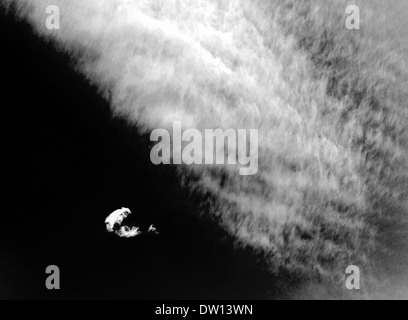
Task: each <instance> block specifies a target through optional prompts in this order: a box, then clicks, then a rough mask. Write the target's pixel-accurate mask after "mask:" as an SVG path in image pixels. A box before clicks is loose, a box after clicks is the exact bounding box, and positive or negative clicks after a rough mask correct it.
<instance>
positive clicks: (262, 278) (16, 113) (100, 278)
mask: <svg viewBox="0 0 408 320" xmlns="http://www.w3.org/2000/svg"><path fill="white" fill-rule="evenodd" d="M0 19H1V20H0V43H1V50H0V63H1V68H0V70H1V72H0V77H1V86H0V88H1V107H2V108H1V110H2V116H1V122H2V123H1V130H2V138H1V140H2V143H1V147H2V158H3V161H4V163H3V165H2V171H3V172H2V184H3V191H2V194H3V195H2V198H3V201H2V209H1V225H2V228H1V232H0V252H1V259H0V298H1V299H4V298H12V299H26V298H35V299H45V298H47V299H65V298H85V299H94V298H125V299H128V298H137V299H202V298H206V299H244V298H260V299H263V298H270V297H274V296H275V297H280V298H282V297H284V296H285V293H284V290H283V291H282V290H281V289H276V290H271V288H274V287H275V288H276V287H277V286H274V285H273V284H274V283H276V281H277V280H276V279H274V278H273V277H272V276H271V275H270V273H268V272H267V270H266V268H265V266H264V263H263V262H261V259H259V257H257V256H256V254H254V253H253V252H251V251H250V250H245V249H237V248H234V243H233V240H232V239H231V238H230V237H229V236H228V235H227V234H226V233H225V232H224V231H222V230H221V229H220V227H218V226H217V224H216V223H215V222H213V221H210V220H208V219H205V218H204V217H199V215H198V214H197V212H198V210H199V209H198V203H200V201H201V200H202V199H199V198H198V196H197V197H195V198H194V197H193V196H192V195H190V193H189V192H188V191H187V190H183V189H181V188H180V187H179V183H178V180H177V174H176V171H175V170H174V168H171V167H166V168H163V167H155V166H153V165H152V164H151V162H150V158H149V150H150V143H149V141H148V137H143V136H140V135H138V134H137V132H136V130H135V129H134V128H132V127H131V126H129V125H128V124H127V123H126V122H125V121H123V120H121V119H118V118H116V119H113V118H112V115H111V114H110V111H109V107H108V102H107V101H106V100H104V99H103V98H102V97H101V96H100V95H98V92H97V89H96V88H95V87H94V86H92V84H90V83H89V81H87V80H86V79H84V78H83V77H82V76H80V75H78V74H77V73H76V72H75V71H74V68H73V66H72V64H71V61H70V59H69V58H68V57H67V56H66V55H64V54H63V53H61V52H57V51H56V50H55V48H54V47H53V45H52V44H50V43H46V42H45V41H44V40H41V39H39V38H38V37H37V36H35V35H34V34H33V31H32V29H31V27H30V26H29V25H28V24H26V23H25V22H21V21H20V22H15V21H14V17H12V16H11V15H9V16H5V15H3V14H1V15H0ZM123 206H125V207H128V208H130V209H131V210H132V211H133V216H132V217H133V219H134V221H128V222H129V223H130V224H132V223H135V224H136V225H139V226H141V227H142V228H146V227H148V226H149V225H150V224H152V223H153V224H155V225H156V226H157V228H158V230H159V232H160V235H159V236H148V237H141V238H135V239H119V238H117V237H116V236H115V235H112V234H109V233H108V232H106V229H105V225H104V220H105V218H106V217H107V216H108V215H109V214H110V213H111V212H112V211H114V210H116V209H118V208H121V207H123ZM48 265H57V266H58V267H59V268H60V270H61V290H60V291H58V292H56V291H48V290H46V288H45V279H46V277H47V275H46V274H45V269H46V267H47V266H48Z"/></svg>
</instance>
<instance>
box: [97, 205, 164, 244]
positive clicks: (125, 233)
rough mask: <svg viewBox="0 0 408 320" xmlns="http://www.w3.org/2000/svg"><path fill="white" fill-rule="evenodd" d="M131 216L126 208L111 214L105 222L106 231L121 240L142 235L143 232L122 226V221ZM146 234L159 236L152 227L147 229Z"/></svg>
mask: <svg viewBox="0 0 408 320" xmlns="http://www.w3.org/2000/svg"><path fill="white" fill-rule="evenodd" d="M131 214H132V211H130V210H129V209H128V208H122V209H118V210H116V211H114V212H112V213H111V214H110V215H109V217H107V218H106V220H105V224H106V230H108V232H113V233H115V234H116V235H118V236H119V237H121V238H134V237H137V236H140V235H141V234H143V232H142V231H140V228H138V227H132V228H130V227H127V226H122V223H123V221H124V220H125V219H126V218H127V217H128V216H130V215H131ZM147 233H154V234H159V233H158V232H157V229H156V228H155V227H154V226H153V225H151V226H150V227H149V230H148V231H147Z"/></svg>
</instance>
